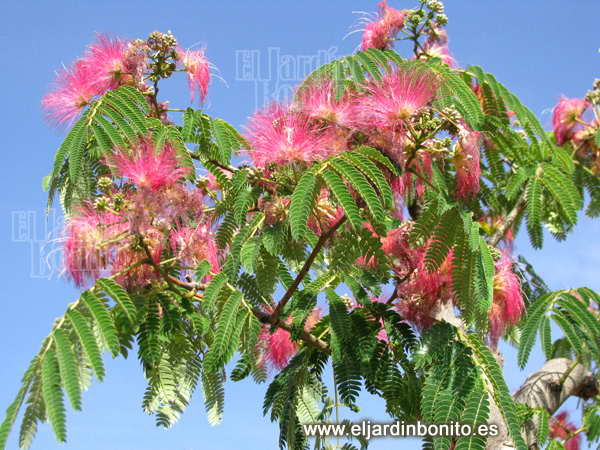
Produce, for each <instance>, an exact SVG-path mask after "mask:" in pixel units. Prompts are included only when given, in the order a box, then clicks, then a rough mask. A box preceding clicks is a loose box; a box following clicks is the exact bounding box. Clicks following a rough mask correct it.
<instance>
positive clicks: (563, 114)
mask: <svg viewBox="0 0 600 450" xmlns="http://www.w3.org/2000/svg"><path fill="white" fill-rule="evenodd" d="M588 106H589V103H588V102H586V101H585V100H581V99H578V98H566V97H561V99H560V101H559V102H558V105H556V106H555V107H554V110H553V111H552V126H553V127H554V136H555V137H556V143H557V144H558V145H563V144H564V143H565V142H567V141H568V140H569V139H571V138H572V137H573V136H574V134H575V132H576V131H577V130H578V129H580V128H581V124H580V123H579V122H578V121H579V120H581V118H582V116H583V114H584V113H585V111H586V109H587V108H588Z"/></svg>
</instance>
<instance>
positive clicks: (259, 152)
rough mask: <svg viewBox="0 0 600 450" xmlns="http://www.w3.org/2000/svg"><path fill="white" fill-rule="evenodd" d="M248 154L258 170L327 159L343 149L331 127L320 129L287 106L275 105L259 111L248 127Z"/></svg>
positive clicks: (308, 118) (304, 116) (307, 117)
mask: <svg viewBox="0 0 600 450" xmlns="http://www.w3.org/2000/svg"><path fill="white" fill-rule="evenodd" d="M245 137H246V138H247V140H248V141H249V142H250V145H251V148H249V149H248V153H249V154H250V157H251V158H252V161H253V162H254V164H255V165H257V166H258V167H266V166H268V165H270V164H275V165H278V166H284V165H286V164H290V163H295V162H303V163H310V162H314V161H321V160H324V159H327V158H328V157H329V156H333V155H334V154H337V153H339V152H340V151H342V150H343V149H344V148H343V147H344V146H343V145H341V140H340V138H341V136H340V135H339V134H338V132H337V130H335V129H334V128H332V127H325V128H323V127H321V126H319V125H318V124H315V123H314V122H313V121H312V120H311V119H310V117H309V116H307V115H306V114H304V113H302V112H298V111H294V110H293V109H291V108H290V107H289V106H288V105H281V104H279V103H272V104H271V105H270V106H268V107H267V108H265V109H263V110H261V111H258V112H257V113H255V114H254V115H253V116H252V117H251V118H250V121H249V123H248V126H247V132H246V134H245Z"/></svg>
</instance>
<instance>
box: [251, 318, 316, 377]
mask: <svg viewBox="0 0 600 450" xmlns="http://www.w3.org/2000/svg"><path fill="white" fill-rule="evenodd" d="M320 319H321V310H320V308H315V309H314V310H313V311H312V312H311V313H310V315H309V316H308V318H307V319H306V322H305V324H304V329H305V330H306V331H310V330H312V329H313V328H314V326H315V325H316V324H317V322H319V320H320ZM291 321H292V318H291V317H289V318H288V319H287V320H286V322H287V323H288V324H289V323H291ZM259 346H260V348H261V350H262V354H263V357H264V358H265V360H266V361H267V362H269V363H270V365H271V366H272V367H273V368H275V369H277V370H281V369H283V368H285V367H286V366H287V365H288V363H289V361H290V359H291V358H292V356H294V354H295V353H296V352H297V351H298V345H297V344H296V343H295V342H294V341H292V338H291V336H290V333H289V332H288V331H287V330H284V329H282V328H277V329H276V330H275V331H274V332H272V333H271V332H270V330H269V329H268V327H263V329H262V331H261V333H260V335H259Z"/></svg>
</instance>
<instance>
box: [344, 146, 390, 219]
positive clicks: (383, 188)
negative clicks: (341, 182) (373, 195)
mask: <svg viewBox="0 0 600 450" xmlns="http://www.w3.org/2000/svg"><path fill="white" fill-rule="evenodd" d="M341 157H342V158H344V159H346V160H347V161H349V162H350V163H352V164H354V165H355V166H356V167H357V168H358V169H360V170H362V171H363V173H364V174H365V175H366V176H367V177H368V178H369V180H370V181H371V182H372V183H374V184H375V185H376V186H377V189H378V190H379V194H380V195H381V198H382V200H383V203H384V205H385V207H386V208H391V207H392V206H393V204H394V194H393V193H392V189H391V188H390V185H389V184H388V182H387V180H386V179H385V176H384V175H383V172H381V170H380V169H379V167H377V165H375V163H373V161H371V160H370V159H369V158H367V157H366V156H365V155H363V154H361V153H356V152H344V153H342V155H341Z"/></svg>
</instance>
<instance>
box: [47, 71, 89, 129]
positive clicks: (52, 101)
mask: <svg viewBox="0 0 600 450" xmlns="http://www.w3.org/2000/svg"><path fill="white" fill-rule="evenodd" d="M96 81H97V77H96V75H95V74H94V73H92V72H90V71H89V70H87V68H86V67H85V66H84V65H83V64H81V62H78V63H76V64H75V65H74V66H73V67H72V68H66V69H64V70H62V71H59V72H58V73H57V77H56V80H55V84H56V89H55V90H54V91H52V92H50V93H48V94H46V95H45V96H44V98H43V99H42V106H43V107H44V109H45V110H46V115H47V116H48V118H49V119H50V120H51V121H52V122H54V123H57V124H68V123H70V122H72V121H73V120H74V119H75V118H76V117H77V115H78V114H79V113H80V112H81V110H82V109H83V108H85V107H86V106H87V105H88V104H89V103H90V102H91V101H92V99H93V98H94V97H95V96H96V95H97V94H98V88H97V84H96Z"/></svg>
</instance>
